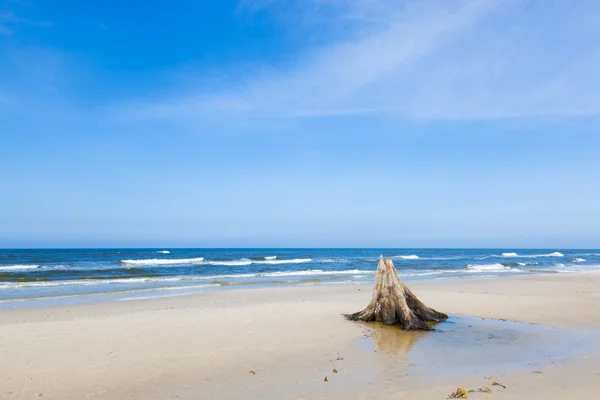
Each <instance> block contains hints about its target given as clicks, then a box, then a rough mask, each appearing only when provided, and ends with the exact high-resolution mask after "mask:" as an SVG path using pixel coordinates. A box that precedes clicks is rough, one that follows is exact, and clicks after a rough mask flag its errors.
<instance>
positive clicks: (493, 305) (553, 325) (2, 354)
mask: <svg viewBox="0 0 600 400" xmlns="http://www.w3.org/2000/svg"><path fill="white" fill-rule="evenodd" d="M410 286H411V288H412V289H413V291H414V292H415V293H416V294H417V295H418V296H419V297H420V298H421V299H422V300H423V301H424V302H426V303H427V304H428V305H430V306H432V307H434V308H437V309H439V310H441V311H445V312H447V313H450V314H451V318H450V321H449V322H448V323H445V324H442V325H440V326H438V331H437V332H431V333H414V334H412V333H411V334H405V333H402V332H399V331H398V330H396V329H394V328H383V327H379V326H373V325H362V324H358V323H351V322H348V321H346V320H344V319H343V318H342V317H341V315H340V313H341V312H352V311H357V310H359V309H362V308H363V307H364V306H365V305H366V304H367V302H368V300H369V299H370V296H371V287H369V286H335V285H334V286H306V287H295V288H276V289H256V290H254V289H244V290H228V291H219V292H206V293H199V294H195V295H191V296H185V297H169V298H162V299H146V300H132V301H119V302H108V303H99V304H88V305H73V306H59V307H47V308H32V309H14V310H0V360H1V363H0V398H2V399H32V398H47V399H48V398H49V399H65V400H68V399H83V398H90V399H120V398H123V399H172V398H180V399H214V398H225V399H227V398H235V399H299V398H300V399H330V398H332V399H333V398H344V399H372V398H380V399H388V398H390V399H392V398H394V399H395V398H418V399H445V398H446V397H447V395H448V394H449V393H450V392H452V391H454V390H456V388H457V387H458V386H462V387H464V388H466V389H477V388H482V387H489V388H490V389H491V390H492V393H491V394H489V393H472V394H470V396H469V398H482V399H484V398H486V399H495V398H498V399H564V398H573V399H594V398H597V393H598V391H600V349H599V347H598V344H597V342H600V340H599V339H600V335H599V334H598V332H600V274H590V273H585V274H569V275H567V274H565V275H562V274H554V275H535V276H518V277H512V278H507V279H497V280H487V281H483V280H482V281H462V280H458V281H446V282H439V281H438V282H435V281H429V282H423V283H411V285H410ZM466 316H469V317H466ZM472 317H483V318H494V319H506V320H509V321H521V322H524V323H510V322H502V321H490V320H480V319H477V318H472ZM532 323H533V324H538V325H541V326H537V325H532ZM334 369H335V370H336V371H337V373H334ZM325 377H327V382H325V381H324V379H325ZM494 381H496V382H499V383H502V384H503V385H505V386H506V388H503V387H501V386H494V385H492V382H494Z"/></svg>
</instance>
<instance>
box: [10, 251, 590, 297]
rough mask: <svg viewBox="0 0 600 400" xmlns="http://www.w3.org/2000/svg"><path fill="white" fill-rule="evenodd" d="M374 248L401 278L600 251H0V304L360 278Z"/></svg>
mask: <svg viewBox="0 0 600 400" xmlns="http://www.w3.org/2000/svg"><path fill="white" fill-rule="evenodd" d="M380 255H383V256H384V257H390V258H392V259H393V261H394V265H395V266H396V269H397V271H398V275H399V276H400V279H402V280H405V281H411V280H435V281H442V280H449V279H494V278H497V277H501V276H508V275H517V274H542V273H550V274H560V273H572V272H578V271H594V270H600V250H574V249H321V248H320V249H202V248H196V249H183V248H157V249H139V248H135V249H0V309H2V308H15V307H26V306H36V305H39V304H64V303H81V302H93V301H105V300H113V301H126V300H133V299H144V298H153V297H169V296H179V295H184V294H189V293H195V292H199V291H213V290H227V289H232V288H253V287H281V286H301V285H339V284H364V283H370V282H373V281H374V278H375V270H376V269H377V261H378V258H379V256H380Z"/></svg>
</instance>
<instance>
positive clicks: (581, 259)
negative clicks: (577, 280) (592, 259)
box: [571, 258, 585, 263]
mask: <svg viewBox="0 0 600 400" xmlns="http://www.w3.org/2000/svg"><path fill="white" fill-rule="evenodd" d="M571 261H572V262H574V263H580V262H585V259H583V258H574V259H572V260H571Z"/></svg>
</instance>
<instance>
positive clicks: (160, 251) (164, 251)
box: [157, 250, 171, 254]
mask: <svg viewBox="0 0 600 400" xmlns="http://www.w3.org/2000/svg"><path fill="white" fill-rule="evenodd" d="M157 253H158V254H171V252H170V251H169V250H159V251H157Z"/></svg>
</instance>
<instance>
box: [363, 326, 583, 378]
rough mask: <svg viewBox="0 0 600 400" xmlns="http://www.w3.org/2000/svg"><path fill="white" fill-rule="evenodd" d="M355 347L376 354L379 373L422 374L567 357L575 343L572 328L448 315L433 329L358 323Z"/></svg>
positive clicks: (499, 367) (490, 369)
mask: <svg viewBox="0 0 600 400" xmlns="http://www.w3.org/2000/svg"><path fill="white" fill-rule="evenodd" d="M362 325H363V326H364V327H365V328H367V331H368V333H367V335H366V336H365V339H363V340H362V342H361V346H363V347H367V348H372V349H373V350H374V351H376V352H378V353H380V355H381V356H380V357H379V358H380V363H381V364H380V365H381V367H382V368H383V371H387V372H390V373H391V372H393V373H395V374H398V373H402V371H406V369H405V368H406V367H413V366H415V367H416V366H418V367H419V371H420V372H423V373H443V372H444V371H445V372H446V373H455V372H458V371H460V370H461V369H462V370H468V371H482V372H483V371H485V372H486V373H492V372H493V371H496V372H501V373H504V372H508V371H510V370H511V369H514V368H522V367H523V366H531V365H535V364H536V363H543V362H549V361H552V360H557V359H564V358H568V357H569V356H571V354H573V352H576V351H577V349H578V348H579V347H582V348H583V346H581V345H576V343H579V342H580V341H581V338H580V337H579V336H578V335H577V334H574V333H572V332H567V331H562V330H559V329H554V328H548V327H543V326H537V325H531V324H525V323H517V322H507V321H500V320H485V319H480V318H470V317H459V316H452V317H451V318H450V319H449V320H448V321H446V322H442V323H439V324H438V325H437V326H436V327H435V330H433V331H428V332H425V331H409V332H407V331H404V330H402V328H401V327H398V326H384V325H382V324H378V323H363V324H362Z"/></svg>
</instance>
